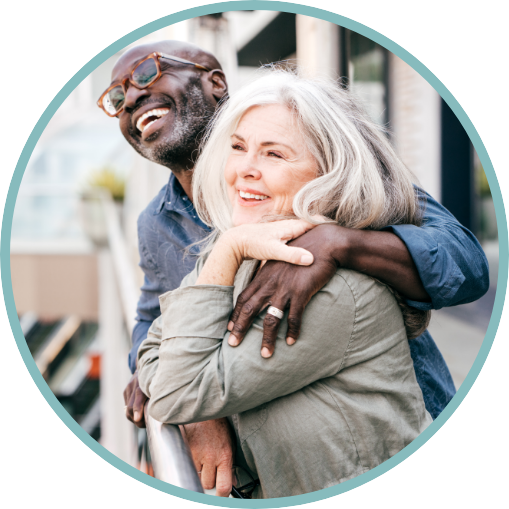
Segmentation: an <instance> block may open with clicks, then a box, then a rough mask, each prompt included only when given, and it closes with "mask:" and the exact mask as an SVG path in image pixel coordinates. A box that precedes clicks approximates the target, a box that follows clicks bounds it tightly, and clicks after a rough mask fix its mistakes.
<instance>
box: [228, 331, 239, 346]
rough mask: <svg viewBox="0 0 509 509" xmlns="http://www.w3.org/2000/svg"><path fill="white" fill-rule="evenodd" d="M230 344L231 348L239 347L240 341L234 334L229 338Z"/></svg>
mask: <svg viewBox="0 0 509 509" xmlns="http://www.w3.org/2000/svg"><path fill="white" fill-rule="evenodd" d="M228 344H229V345H230V346H238V344H239V340H238V339H237V338H236V337H235V336H234V335H233V334H230V337H229V338H228Z"/></svg>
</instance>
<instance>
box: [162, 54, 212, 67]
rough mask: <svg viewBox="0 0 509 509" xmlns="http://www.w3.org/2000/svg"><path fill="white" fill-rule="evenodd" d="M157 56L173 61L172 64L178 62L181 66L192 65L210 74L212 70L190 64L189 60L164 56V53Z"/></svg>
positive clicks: (193, 63)
mask: <svg viewBox="0 0 509 509" xmlns="http://www.w3.org/2000/svg"><path fill="white" fill-rule="evenodd" d="M158 55H159V56H160V57H161V58H166V60H173V61H174V62H180V63H181V64H189V65H194V66H195V67H197V68H198V69H202V70H203V71H207V72H210V71H211V70H212V69H209V68H208V67H205V66H204V65H201V64H196V63H195V62H190V61H189V60H185V59H183V58H179V57H174V56H171V55H166V54H164V53H158Z"/></svg>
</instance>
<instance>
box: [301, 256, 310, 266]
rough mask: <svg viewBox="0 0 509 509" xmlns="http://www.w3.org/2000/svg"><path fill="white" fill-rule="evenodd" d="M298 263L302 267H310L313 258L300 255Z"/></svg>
mask: <svg viewBox="0 0 509 509" xmlns="http://www.w3.org/2000/svg"><path fill="white" fill-rule="evenodd" d="M300 263H302V265H311V264H312V263H313V256H312V255H310V254H305V255H302V256H301V258H300Z"/></svg>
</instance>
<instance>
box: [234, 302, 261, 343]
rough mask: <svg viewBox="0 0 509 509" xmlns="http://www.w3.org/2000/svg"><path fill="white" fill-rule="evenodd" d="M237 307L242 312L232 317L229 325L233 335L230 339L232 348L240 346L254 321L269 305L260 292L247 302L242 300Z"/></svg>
mask: <svg viewBox="0 0 509 509" xmlns="http://www.w3.org/2000/svg"><path fill="white" fill-rule="evenodd" d="M239 298H240V297H239ZM237 305H238V306H239V308H240V311H239V312H238V313H237V315H236V316H235V317H234V316H232V318H231V324H229V327H228V328H229V329H230V327H231V334H230V337H229V338H228V344H229V345H230V346H238V345H240V343H241V342H242V340H243V339H244V336H245V335H246V332H247V331H248V329H249V327H251V325H252V323H253V321H254V319H255V318H256V317H257V316H258V314H259V313H260V311H261V310H262V309H263V308H264V307H265V306H266V305H267V300H266V296H265V294H264V293H263V292H258V293H256V294H255V295H253V296H251V297H250V298H249V299H247V300H244V299H242V300H241V302H240V304H239V303H238V302H237Z"/></svg>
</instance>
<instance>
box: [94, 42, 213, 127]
mask: <svg viewBox="0 0 509 509" xmlns="http://www.w3.org/2000/svg"><path fill="white" fill-rule="evenodd" d="M160 58H164V59H166V60H172V61H173V62H179V63H180V64H185V65H194V67H196V68H197V69H200V70H202V71H207V72H209V71H211V70H212V69H209V68H208V67H205V66H204V65H201V64H196V63H195V62H190V61H189V60H184V59H183V58H180V57H175V56H173V55H165V54H164V53H159V52H155V53H151V54H150V55H148V56H147V57H145V58H144V59H143V60H141V62H139V63H138V64H136V66H135V67H134V69H133V70H132V71H131V74H130V75H129V77H128V78H124V80H123V81H122V82H120V83H116V84H114V85H111V86H110V87H109V88H108V89H107V90H106V91H105V92H104V93H103V94H102V95H101V97H100V98H99V100H98V101H97V106H99V108H101V109H102V110H103V111H104V112H105V113H106V115H108V116H109V117H116V116H117V115H119V114H120V113H122V111H123V109H124V102H125V95H126V92H127V89H126V87H125V83H126V81H129V83H130V84H131V85H133V86H134V87H136V88H138V89H140V90H142V89H144V88H148V87H150V86H151V85H153V84H154V83H155V82H156V81H157V80H158V79H159V78H160V77H161V75H162V72H161V64H160V63H159V59H160Z"/></svg>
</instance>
